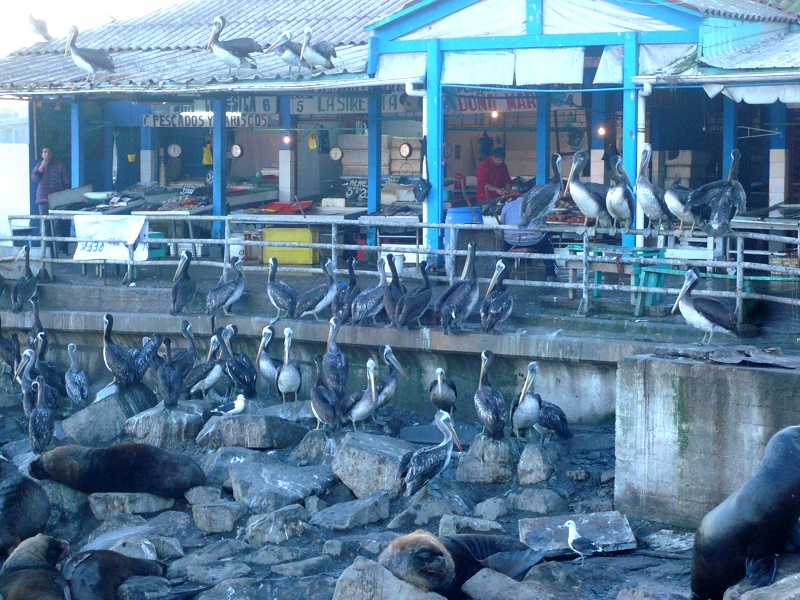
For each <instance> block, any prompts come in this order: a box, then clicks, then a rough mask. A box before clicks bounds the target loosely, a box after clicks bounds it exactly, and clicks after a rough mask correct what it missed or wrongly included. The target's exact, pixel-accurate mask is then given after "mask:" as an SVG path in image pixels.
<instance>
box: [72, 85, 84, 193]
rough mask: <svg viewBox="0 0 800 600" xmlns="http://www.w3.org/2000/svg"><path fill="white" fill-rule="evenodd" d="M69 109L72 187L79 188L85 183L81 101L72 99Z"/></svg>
mask: <svg viewBox="0 0 800 600" xmlns="http://www.w3.org/2000/svg"><path fill="white" fill-rule="evenodd" d="M70 108H71V122H70V126H71V136H72V148H71V150H70V152H71V154H72V177H71V178H70V181H71V183H72V187H80V186H82V185H83V184H84V182H85V181H86V159H85V158H84V156H83V149H84V146H85V145H86V144H85V140H84V131H83V100H80V99H78V98H73V99H72V104H71V105H70Z"/></svg>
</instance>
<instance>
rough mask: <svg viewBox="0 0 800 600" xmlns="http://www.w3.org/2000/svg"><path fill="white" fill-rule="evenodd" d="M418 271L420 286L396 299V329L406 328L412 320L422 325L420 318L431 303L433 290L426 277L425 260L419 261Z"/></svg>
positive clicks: (426, 265) (426, 264)
mask: <svg viewBox="0 0 800 600" xmlns="http://www.w3.org/2000/svg"><path fill="white" fill-rule="evenodd" d="M419 272H420V274H421V275H422V282H423V283H422V286H421V287H418V288H414V289H413V290H411V291H410V292H408V293H407V294H403V296H401V297H400V299H399V300H398V301H397V306H395V313H394V326H395V327H397V329H400V330H405V329H408V326H409V324H410V323H411V322H412V321H416V322H417V325H419V326H420V327H422V323H421V319H422V317H423V315H424V314H425V312H426V311H427V310H428V307H429V306H430V305H431V297H432V296H433V292H432V290H431V282H430V279H429V278H428V263H427V262H426V261H424V260H423V261H422V262H420V263H419Z"/></svg>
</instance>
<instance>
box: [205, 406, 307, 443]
mask: <svg viewBox="0 0 800 600" xmlns="http://www.w3.org/2000/svg"><path fill="white" fill-rule="evenodd" d="M307 432H308V429H307V428H306V427H303V426H302V425H298V424H297V423H293V422H292V421H288V420H286V419H281V418H280V417H270V416H263V415H247V414H241V415H234V416H230V417H227V416H226V417H211V418H210V419H209V420H208V422H207V423H206V424H205V426H204V427H203V430H202V431H201V432H200V433H199V434H198V435H197V443H198V444H200V445H201V446H209V447H211V448H220V447H222V446H239V447H242V448H254V449H258V450H272V449H275V448H288V447H289V446H295V445H297V444H298V443H299V442H300V440H302V439H303V436H305V434H306V433H307Z"/></svg>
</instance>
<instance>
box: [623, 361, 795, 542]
mask: <svg viewBox="0 0 800 600" xmlns="http://www.w3.org/2000/svg"><path fill="white" fill-rule="evenodd" d="M616 396H617V412H616V461H617V462H616V480H615V502H616V508H617V510H620V511H622V512H623V513H625V514H626V515H627V516H628V517H629V518H637V519H648V520H653V521H657V522H662V523H670V524H673V525H679V526H684V527H696V526H697V525H698V524H699V522H700V520H701V519H702V517H703V516H704V515H705V514H706V513H707V512H708V511H709V510H711V509H712V508H714V507H715V506H716V505H717V504H719V503H720V502H721V501H722V500H724V499H725V498H726V497H727V496H728V495H730V494H731V493H732V492H733V491H735V490H736V489H738V488H739V487H740V486H741V485H742V484H743V483H744V482H745V481H746V480H747V479H748V478H749V477H750V475H751V473H752V472H753V470H754V469H755V467H756V465H757V464H758V463H759V461H760V460H761V457H762V456H763V452H764V448H765V446H766V444H767V442H768V441H769V438H770V437H771V436H772V435H773V434H774V433H775V432H777V431H779V430H780V429H782V428H783V427H786V426H788V425H797V424H798V423H800V374H799V373H797V372H796V371H791V370H788V369H768V368H750V367H741V366H729V365H718V364H713V363H709V362H704V361H697V360H689V359H683V358H659V357H654V356H635V357H630V358H622V359H620V361H619V366H618V369H617V394H616Z"/></svg>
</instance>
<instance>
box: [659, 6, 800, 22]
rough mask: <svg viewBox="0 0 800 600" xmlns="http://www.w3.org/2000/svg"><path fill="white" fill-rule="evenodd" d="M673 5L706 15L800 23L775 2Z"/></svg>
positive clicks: (792, 13)
mask: <svg viewBox="0 0 800 600" xmlns="http://www.w3.org/2000/svg"><path fill="white" fill-rule="evenodd" d="M673 3H674V4H677V5H680V6H685V7H687V8H691V9H694V10H696V11H697V12H699V13H702V14H705V15H715V16H720V17H730V18H733V19H747V20H751V21H783V22H786V23H798V22H800V17H798V16H797V14H796V13H795V12H790V11H788V10H784V9H783V8H781V7H780V6H775V4H776V3H775V2H773V3H768V2H759V1H758V0H681V1H678V2H673Z"/></svg>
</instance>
